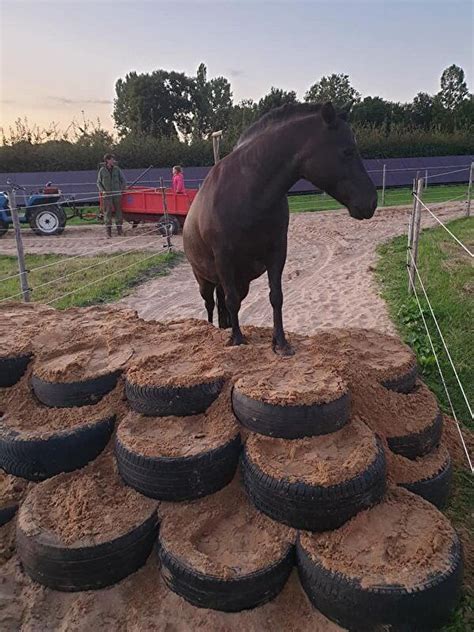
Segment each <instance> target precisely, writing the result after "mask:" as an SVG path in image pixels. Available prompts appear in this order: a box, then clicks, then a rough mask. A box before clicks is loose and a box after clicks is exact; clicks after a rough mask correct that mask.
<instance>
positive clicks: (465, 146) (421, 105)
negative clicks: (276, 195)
mask: <svg viewBox="0 0 474 632" xmlns="http://www.w3.org/2000/svg"><path fill="white" fill-rule="evenodd" d="M115 91H116V98H115V100H114V108H113V119H114V122H115V128H116V131H117V137H114V136H113V135H112V134H110V133H109V132H107V131H106V130H104V129H103V127H102V126H101V124H100V121H98V122H97V123H92V122H90V121H87V120H85V119H84V120H83V121H82V122H81V123H77V122H73V123H72V124H71V125H70V126H69V127H68V128H67V129H66V130H64V131H63V130H60V129H58V126H56V125H54V124H52V125H51V126H49V127H48V128H46V129H41V128H39V127H38V126H30V125H29V124H28V122H27V121H26V120H21V119H18V120H17V122H16V125H15V126H14V127H13V128H10V129H9V130H7V131H5V130H1V136H2V142H3V146H2V147H0V171H38V170H61V169H93V168H95V167H96V166H97V162H98V159H99V157H100V155H101V154H103V153H104V152H105V151H108V150H112V151H114V152H116V153H117V154H118V156H119V158H120V162H121V164H122V165H123V166H124V167H141V166H146V165H148V164H153V165H155V166H157V167H158V166H169V165H171V164H173V163H177V162H180V163H183V164H185V165H196V166H199V165H208V164H211V163H212V148H211V143H210V142H209V140H208V138H209V135H210V134H211V132H213V131H216V130H223V131H224V141H223V147H222V151H223V153H224V154H225V153H227V152H229V151H231V149H232V147H233V146H234V144H235V142H236V141H237V139H238V138H239V136H240V134H241V133H242V132H243V131H244V130H245V129H246V128H247V127H248V126H249V125H251V124H252V123H253V122H254V121H255V120H257V119H258V118H259V117H260V116H262V115H264V114H266V113H267V112H268V111H270V110H271V109H273V108H276V107H279V106H281V105H284V104H288V103H297V102H298V99H297V95H296V92H294V91H292V90H290V91H286V90H282V89H281V88H277V87H272V88H271V89H270V91H269V92H268V94H266V95H265V96H263V97H262V98H261V99H259V100H258V101H253V100H252V99H247V100H243V101H240V102H238V103H234V100H233V94H232V87H231V84H230V82H229V80H228V79H227V78H226V77H222V76H221V77H214V78H208V73H207V68H206V66H205V64H203V63H201V64H200V65H199V67H198V69H197V71H196V75H195V76H188V75H186V74H185V73H180V72H175V71H167V70H156V71H153V72H151V73H140V74H139V73H136V72H130V73H128V74H127V75H126V76H125V78H123V79H119V80H118V81H117V83H116V86H115ZM304 101H306V102H324V101H332V102H333V103H334V105H335V106H336V107H339V108H343V107H345V106H347V105H348V104H349V103H350V104H352V110H351V122H352V125H353V126H354V128H355V130H356V133H357V139H358V143H359V146H360V148H361V153H362V155H363V156H364V157H365V158H391V157H397V156H416V155H418V156H430V155H448V154H468V153H473V150H474V147H473V145H474V143H473V141H472V137H473V134H472V133H473V132H474V96H473V95H472V94H471V93H470V92H469V90H468V87H467V84H466V80H465V75H464V71H463V69H462V68H460V67H459V66H456V65H454V64H453V65H451V66H449V67H448V68H446V69H445V70H444V71H443V73H442V75H441V77H440V89H439V91H438V92H437V93H436V94H434V95H430V94H428V93H425V92H419V93H418V94H417V95H416V96H415V97H414V99H413V101H412V102H410V103H399V102H393V101H388V100H386V99H383V98H381V97H378V96H362V95H361V94H360V93H359V91H358V90H357V89H356V88H355V87H354V86H353V85H352V84H351V81H350V78H349V76H348V75H346V74H332V75H329V76H325V77H321V79H320V80H319V81H317V82H316V83H314V84H313V85H311V86H310V87H309V88H308V90H307V91H306V93H305V95H304Z"/></svg>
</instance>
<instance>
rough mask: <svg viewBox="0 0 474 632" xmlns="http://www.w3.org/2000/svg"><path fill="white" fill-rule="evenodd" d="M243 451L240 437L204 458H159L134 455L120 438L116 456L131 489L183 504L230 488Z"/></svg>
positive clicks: (210, 451) (116, 446) (121, 471)
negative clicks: (229, 485)
mask: <svg viewBox="0 0 474 632" xmlns="http://www.w3.org/2000/svg"><path fill="white" fill-rule="evenodd" d="M240 448H241V442H240V435H237V436H236V437H235V438H234V439H232V440H231V441H229V442H228V443H226V444H224V445H222V446H220V447H218V448H216V449H214V450H209V452H204V453H203V454H198V455H195V456H190V457H187V458H169V457H168V458H166V457H161V458H158V457H146V456H142V455H141V454H137V453H136V452H131V451H129V450H127V448H126V447H125V446H124V445H123V444H122V443H121V442H120V440H119V439H118V438H117V439H116V443H115V455H116V457H117V465H118V469H119V472H120V474H121V476H122V478H123V480H124V481H125V482H126V483H127V485H130V486H131V487H133V488H134V489H136V490H137V491H138V492H140V493H141V494H143V495H145V496H148V497H150V498H157V499H160V500H168V501H181V500H192V499H194V498H200V497H202V496H207V495H208V494H213V493H214V492H217V491H218V490H219V489H221V488H222V487H224V486H225V485H227V484H228V483H229V482H230V481H231V480H232V478H233V477H234V474H235V470H236V469H237V464H238V461H239V455H240Z"/></svg>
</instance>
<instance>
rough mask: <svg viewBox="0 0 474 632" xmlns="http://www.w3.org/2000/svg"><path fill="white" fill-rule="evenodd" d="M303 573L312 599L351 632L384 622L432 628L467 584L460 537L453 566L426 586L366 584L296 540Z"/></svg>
mask: <svg viewBox="0 0 474 632" xmlns="http://www.w3.org/2000/svg"><path fill="white" fill-rule="evenodd" d="M296 556H297V566H298V574H299V577H300V581H301V584H302V586H303V589H304V591H305V592H306V594H307V596H308V597H309V600H310V601H311V603H312V604H313V605H314V606H315V607H316V608H317V609H318V610H319V611H320V612H322V614H324V615H325V616H326V617H328V618H329V619H331V620H332V621H335V622H336V623H338V624H339V625H341V626H342V627H344V628H347V629H348V630H350V631H352V632H370V631H371V630H375V629H377V630H378V629H379V628H378V626H379V625H391V626H393V627H390V629H391V630H403V632H432V631H433V630H435V629H437V628H438V627H440V626H441V625H442V624H443V623H444V622H445V621H446V620H447V619H448V618H449V615H450V613H451V611H452V610H453V608H454V607H455V605H456V603H457V600H458V597H459V593H460V588H461V583H462V574H463V560H462V549H461V544H460V542H459V540H458V539H457V540H456V541H455V542H454V543H453V546H452V549H451V552H450V558H451V559H450V562H451V563H450V567H449V569H448V570H447V571H445V572H444V573H443V574H442V575H441V576H439V575H435V576H434V577H432V578H430V579H428V580H427V581H426V582H425V583H424V584H422V585H421V586H418V587H416V588H415V589H411V590H406V589H405V588H404V587H403V586H400V585H392V586H377V587H370V588H363V587H362V586H361V585H360V582H359V581H357V580H354V579H352V578H350V577H348V576H346V575H344V574H343V573H340V572H333V571H330V570H328V569H325V568H324V567H323V566H322V565H321V564H318V563H316V562H315V561H314V560H313V559H311V558H310V556H309V555H308V554H307V553H306V551H305V550H304V549H303V547H302V546H301V544H300V541H299V538H297V543H296Z"/></svg>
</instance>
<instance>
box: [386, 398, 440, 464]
mask: <svg viewBox="0 0 474 632" xmlns="http://www.w3.org/2000/svg"><path fill="white" fill-rule="evenodd" d="M442 431H443V416H442V414H441V412H440V411H439V410H438V411H437V413H436V415H435V417H434V418H433V420H432V422H431V423H430V424H429V425H427V426H426V427H425V428H423V429H422V430H421V431H420V432H410V433H407V434H404V435H399V436H388V437H387V443H388V445H389V448H390V450H392V452H395V453H396V454H401V455H402V456H404V457H406V458H407V459H415V458H417V457H420V456H424V455H425V454H428V453H429V452H431V450H433V448H435V447H436V446H437V445H438V444H439V442H440V440H441V434H442Z"/></svg>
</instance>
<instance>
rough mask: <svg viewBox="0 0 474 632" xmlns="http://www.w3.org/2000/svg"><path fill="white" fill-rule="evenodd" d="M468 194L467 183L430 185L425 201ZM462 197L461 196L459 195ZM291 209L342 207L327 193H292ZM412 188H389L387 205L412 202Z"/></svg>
mask: <svg viewBox="0 0 474 632" xmlns="http://www.w3.org/2000/svg"><path fill="white" fill-rule="evenodd" d="M458 196H467V185H465V184H453V185H446V186H436V187H435V186H433V187H428V188H427V189H426V190H425V191H424V193H423V200H424V202H425V203H427V204H428V203H431V204H434V203H437V202H445V201H446V200H451V199H453V198H457V197H458ZM459 199H461V197H459ZM288 200H289V203H290V211H291V212H292V213H310V212H313V211H330V210H333V209H338V208H342V206H341V205H340V204H339V203H338V202H336V201H335V200H334V199H333V198H331V197H329V196H328V195H326V194H325V193H322V194H319V195H290V196H288ZM412 200H413V198H412V194H411V188H405V189H387V190H386V191H385V206H402V205H406V204H411V203H412ZM381 203H382V198H381V191H380V190H379V205H381Z"/></svg>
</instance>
